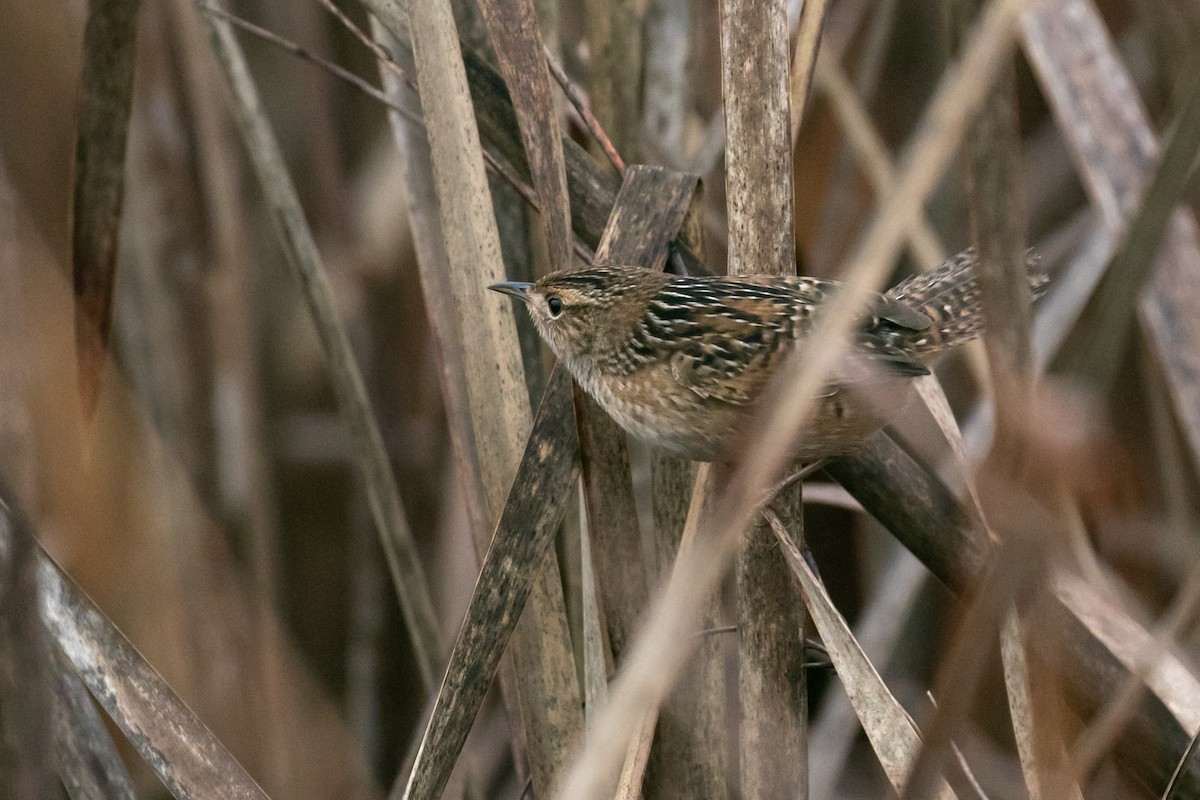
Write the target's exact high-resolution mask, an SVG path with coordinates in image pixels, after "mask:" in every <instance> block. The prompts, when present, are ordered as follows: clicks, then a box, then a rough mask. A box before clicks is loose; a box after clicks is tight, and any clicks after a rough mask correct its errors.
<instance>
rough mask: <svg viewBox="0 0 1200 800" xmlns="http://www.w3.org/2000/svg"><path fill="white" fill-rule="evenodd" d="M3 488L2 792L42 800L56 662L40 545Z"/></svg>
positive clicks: (49, 782)
mask: <svg viewBox="0 0 1200 800" xmlns="http://www.w3.org/2000/svg"><path fill="white" fill-rule="evenodd" d="M11 497H12V495H11V494H10V493H9V492H8V490H7V489H6V488H0V704H2V706H3V708H4V717H3V736H2V737H0V764H3V765H4V768H3V769H0V794H2V795H3V796H4V797H11V798H13V799H14V800H40V798H43V797H48V796H50V795H51V794H52V793H53V791H54V790H53V789H52V788H51V787H52V786H54V773H53V763H52V762H51V761H50V760H49V759H47V758H45V754H46V753H50V752H53V750H54V745H53V741H54V738H53V737H54V733H55V730H54V727H53V725H52V718H53V715H52V709H53V708H54V703H55V694H56V693H55V691H54V690H55V688H56V687H54V686H53V685H52V678H51V676H52V675H53V669H54V667H53V663H54V662H53V660H52V659H51V653H50V647H49V646H48V645H49V642H48V637H47V636H46V631H45V628H44V627H43V624H42V622H41V620H40V619H39V618H38V555H39V550H38V544H37V541H36V539H35V538H34V534H33V531H32V529H31V528H30V527H29V523H28V521H27V520H26V519H25V518H24V516H23V515H21V514H20V512H19V510H18V509H16V508H15V507H14V506H11V505H9V503H10V502H13V501H11V499H10V498H11Z"/></svg>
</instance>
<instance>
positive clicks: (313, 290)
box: [205, 17, 441, 688]
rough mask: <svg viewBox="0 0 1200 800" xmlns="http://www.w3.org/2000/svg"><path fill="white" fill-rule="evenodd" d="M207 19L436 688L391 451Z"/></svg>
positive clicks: (295, 209) (221, 38)
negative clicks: (373, 413) (323, 354)
mask: <svg viewBox="0 0 1200 800" xmlns="http://www.w3.org/2000/svg"><path fill="white" fill-rule="evenodd" d="M205 19H206V20H207V21H208V24H209V27H210V29H211V31H212V43H213V49H214V51H215V52H216V54H217V60H218V61H219V62H220V64H221V66H222V68H223V69H224V71H225V75H226V78H227V80H228V81H229V85H230V87H231V89H232V90H233V97H234V101H235V102H234V105H235V110H236V116H237V120H238V126H239V128H240V129H241V132H242V136H243V138H244V140H245V142H246V147H247V149H248V150H249V152H250V158H251V161H252V162H253V163H254V168H255V171H256V172H257V174H258V178H259V183H260V185H261V187H262V189H263V192H264V193H265V195H266V197H267V200H268V202H269V204H270V206H271V208H272V210H273V212H274V218H275V222H276V224H277V226H278V232H279V237H280V242H281V244H282V245H283V249H284V252H285V253H286V255H287V257H288V263H289V264H290V265H291V267H292V269H293V270H295V273H296V276H297V279H298V280H299V282H300V285H301V287H302V288H303V290H304V297H305V300H306V301H307V303H308V306H309V311H310V312H311V314H312V318H313V322H314V324H315V326H316V329H317V334H318V336H319V338H320V340H321V345H322V347H323V348H324V351H325V357H326V363H327V364H328V366H329V369H330V371H331V372H332V376H333V385H334V389H335V391H336V393H337V397H338V404H339V406H340V408H341V411H342V414H343V415H344V416H345V418H346V422H347V423H348V425H349V428H350V431H351V434H352V436H353V439H354V451H355V454H356V456H357V458H358V460H359V467H360V469H361V470H362V472H363V478H364V484H365V486H366V490H367V499H368V502H369V504H370V506H371V513H372V516H373V518H374V521H375V526H376V529H377V531H378V533H379V537H380V542H381V543H382V545H383V551H384V554H385V555H386V557H387V561H388V568H389V569H390V570H391V573H392V583H393V585H394V588H395V590H396V594H397V596H398V598H399V600H400V608H401V610H402V611H403V613H404V616H405V622H406V624H407V625H408V631H409V635H410V637H411V639H412V643H413V650H414V652H415V653H416V656H417V659H416V660H417V664H418V666H419V669H420V672H421V676H422V680H423V681H424V682H425V684H426V685H427V686H429V687H430V688H432V686H433V685H434V681H435V680H436V678H435V676H436V675H437V670H438V666H439V662H440V653H441V646H440V644H439V638H440V637H439V635H438V628H437V618H436V616H435V614H434V611H433V601H432V600H431V599H430V596H429V588H428V586H427V585H426V582H425V576H424V573H423V572H422V570H421V565H420V561H419V559H418V557H417V552H416V547H415V545H414V543H413V538H412V532H411V531H410V530H409V528H408V522H407V520H406V519H405V515H404V508H403V506H402V504H401V502H400V495H399V492H398V490H397V488H396V478H395V475H394V474H393V472H392V466H391V462H390V461H389V460H388V455H387V452H386V450H385V449H384V445H383V437H382V435H381V434H380V432H379V426H378V425H377V424H376V422H375V418H374V416H373V415H372V413H371V408H370V401H369V399H368V398H367V392H366V386H365V385H364V383H363V379H362V374H361V373H360V372H359V369H358V366H357V364H356V362H355V359H354V353H353V351H352V350H351V348H350V341H349V339H348V337H347V335H346V331H345V329H344V327H343V326H342V324H341V322H340V320H339V318H338V313H337V310H336V307H335V304H334V300H333V295H332V292H331V290H330V288H329V283H328V279H327V278H326V276H325V269H324V266H323V265H322V263H321V256H320V253H319V252H318V251H317V245H316V242H315V241H314V240H313V237H312V232H311V231H310V230H309V228H308V224H307V223H306V221H305V218H304V212H303V210H302V209H301V207H300V201H299V199H298V198H297V196H296V190H295V187H294V186H293V184H292V180H291V177H290V176H289V175H288V172H287V167H286V165H285V164H284V162H283V156H282V154H281V153H280V151H279V145H278V143H277V141H276V140H275V135H274V133H273V132H272V130H271V127H270V124H269V123H268V121H267V119H266V117H265V115H264V114H263V110H262V105H261V103H260V101H259V98H258V92H257V90H256V89H255V86H254V82H253V79H252V78H251V76H250V73H249V71H248V69H247V66H246V62H245V58H244V56H243V55H242V51H241V47H239V46H238V43H237V40H236V39H235V38H234V37H233V32H232V31H231V30H230V28H229V26H228V24H227V23H225V22H222V21H219V20H215V19H212V18H211V17H205Z"/></svg>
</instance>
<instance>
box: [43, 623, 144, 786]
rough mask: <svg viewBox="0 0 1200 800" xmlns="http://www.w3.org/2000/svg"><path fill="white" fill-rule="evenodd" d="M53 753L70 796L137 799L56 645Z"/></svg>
mask: <svg viewBox="0 0 1200 800" xmlns="http://www.w3.org/2000/svg"><path fill="white" fill-rule="evenodd" d="M53 655H54V661H55V664H54V668H53V672H54V687H55V694H56V695H57V697H56V700H55V704H54V734H55V742H54V743H55V754H56V755H57V756H58V762H59V773H60V775H61V776H62V781H63V785H64V786H66V787H67V792H68V793H69V794H70V796H71V798H72V800H134V798H136V797H137V795H136V794H135V793H134V791H133V781H132V780H131V779H130V777H129V772H128V770H126V769H125V763H124V762H123V761H121V756H120V755H119V754H118V753H117V748H116V745H114V744H113V740H112V737H111V736H109V734H108V728H106V727H104V720H102V719H101V718H100V713H99V712H98V711H96V706H95V705H93V703H92V698H91V696H90V695H89V694H88V690H87V687H86V686H84V685H83V682H82V681H81V680H80V679H79V676H78V675H77V674H75V667H74V665H72V664H71V662H70V661H69V660H68V659H67V657H66V655H65V654H64V653H63V652H62V649H61V648H59V647H57V646H55V647H54V648H53Z"/></svg>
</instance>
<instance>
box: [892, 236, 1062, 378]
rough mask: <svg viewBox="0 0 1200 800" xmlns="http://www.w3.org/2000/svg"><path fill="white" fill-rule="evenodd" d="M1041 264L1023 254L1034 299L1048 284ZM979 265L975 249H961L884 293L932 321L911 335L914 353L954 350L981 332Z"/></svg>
mask: <svg viewBox="0 0 1200 800" xmlns="http://www.w3.org/2000/svg"><path fill="white" fill-rule="evenodd" d="M1040 262H1041V257H1040V256H1039V255H1038V254H1037V253H1036V252H1035V251H1034V250H1028V251H1027V252H1026V260H1025V263H1026V269H1027V270H1028V274H1029V288H1030V291H1032V293H1033V297H1034V299H1035V300H1036V299H1037V298H1039V297H1041V296H1042V295H1043V294H1045V292H1046V284H1047V283H1048V282H1049V278H1048V277H1047V276H1046V273H1045V272H1043V271H1042V269H1041V267H1040ZM978 263H979V259H978V256H977V254H976V253H975V249H974V248H971V249H969V250H964V251H962V252H961V253H959V254H958V255H956V256H954V257H953V258H951V259H949V260H948V261H946V262H945V263H944V264H942V265H941V266H939V267H937V268H936V269H932V270H929V271H928V272H920V273H917V274H916V275H913V276H911V277H909V278H907V279H905V280H904V281H903V282H901V283H900V284H898V285H897V286H896V287H895V288H893V289H892V290H891V291H889V292H888V293H887V294H888V296H889V297H892V298H895V299H896V300H901V301H903V302H905V303H906V304H908V305H910V306H912V307H913V308H915V309H917V310H918V311H920V312H921V313H922V314H924V315H925V316H927V317H929V318H930V319H931V320H933V324H932V325H931V326H929V327H928V328H926V329H924V330H920V331H913V332H912V333H911V334H910V335H911V337H912V340H911V341H910V342H909V343H908V344H909V347H910V348H911V349H912V351H914V352H915V353H916V354H918V355H920V354H932V353H935V352H937V351H939V350H944V349H946V348H948V347H955V346H957V345H960V344H964V343H966V342H969V341H971V340H972V339H975V338H977V337H978V336H980V335H981V334H982V333H983V307H982V305H981V303H980V296H979V281H978V280H976V274H975V269H976V265H977V264H978Z"/></svg>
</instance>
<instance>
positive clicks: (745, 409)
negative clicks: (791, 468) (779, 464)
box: [580, 365, 912, 462]
mask: <svg viewBox="0 0 1200 800" xmlns="http://www.w3.org/2000/svg"><path fill="white" fill-rule="evenodd" d="M580 377H581V378H582V377H583V376H580ZM580 383H581V384H582V385H583V388H584V390H585V391H587V392H588V393H589V394H591V395H592V396H593V397H594V398H595V399H596V401H597V402H599V403H600V405H601V406H602V407H603V408H604V410H605V411H607V412H608V414H609V415H610V416H611V417H612V418H613V419H614V420H616V422H617V424H619V425H620V426H621V427H622V428H624V429H625V430H626V431H627V432H629V433H631V434H633V435H634V436H636V437H637V438H638V439H641V440H642V441H643V442H645V443H646V444H648V445H650V446H651V447H656V448H659V449H662V450H665V451H667V452H669V453H671V454H673V455H677V456H681V457H684V458H689V459H692V460H695V461H717V460H723V459H731V458H734V457H736V456H737V451H738V448H739V447H741V446H742V445H744V444H745V443H746V442H747V441H748V440H749V439H750V438H752V437H753V435H754V426H755V425H756V424H757V423H756V417H757V414H756V412H757V410H758V409H757V404H754V403H752V404H749V405H735V404H732V403H727V402H724V401H721V400H714V399H711V398H705V397H701V396H700V395H698V394H696V393H695V392H692V391H691V390H690V389H688V388H686V387H683V386H681V385H680V384H679V383H678V381H676V380H675V378H674V376H673V375H672V374H671V372H670V369H669V367H667V366H666V365H663V366H655V367H649V368H647V369H643V370H640V371H638V372H635V373H633V374H632V375H625V376H623V375H594V376H588V377H586V378H583V379H581V380H580ZM886 383H887V385H886V386H876V387H872V388H870V389H868V390H866V391H865V392H864V391H854V392H850V391H839V392H836V393H833V394H830V395H828V396H822V397H820V398H818V399H817V408H816V410H815V415H814V416H813V417H812V420H811V422H809V424H807V425H806V426H805V429H804V432H803V434H802V435H801V437H800V441H799V443H798V444H797V445H796V447H795V448H794V449H793V450H792V453H791V455H792V457H793V458H795V459H797V460H799V461H803V462H812V461H816V460H818V459H820V458H824V457H825V456H829V455H835V454H839V453H844V452H846V451H848V450H851V449H853V448H854V447H855V446H857V445H859V444H861V443H862V442H863V441H864V440H865V439H867V438H868V437H869V436H870V435H871V434H873V433H874V432H875V431H877V430H879V429H880V428H882V427H883V426H884V425H885V424H887V423H888V422H889V421H890V420H891V419H894V418H895V416H896V415H897V414H899V413H900V411H902V410H903V408H904V406H905V405H907V403H908V401H909V399H910V398H911V395H912V389H911V382H910V381H908V380H904V381H888V382H886Z"/></svg>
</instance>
